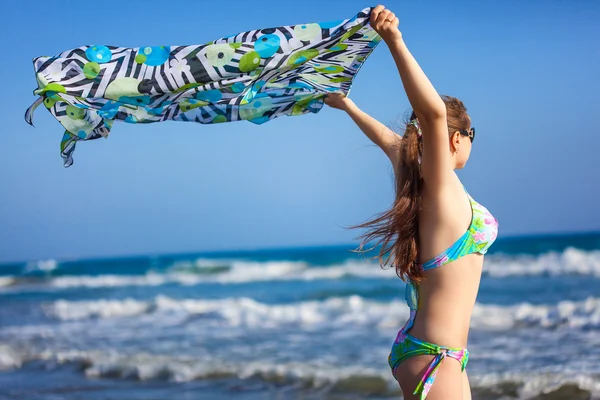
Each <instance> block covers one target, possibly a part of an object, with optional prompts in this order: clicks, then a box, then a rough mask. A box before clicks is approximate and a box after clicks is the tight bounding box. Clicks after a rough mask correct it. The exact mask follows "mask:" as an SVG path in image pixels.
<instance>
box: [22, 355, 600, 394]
mask: <svg viewBox="0 0 600 400" xmlns="http://www.w3.org/2000/svg"><path fill="white" fill-rule="evenodd" d="M30 359H37V360H41V361H42V362H43V361H47V362H49V363H50V364H51V365H54V363H56V362H58V363H78V364H80V365H81V366H82V370H83V373H84V374H85V375H86V376H87V377H90V378H110V379H115V378H117V379H137V380H144V381H145V380H155V379H159V380H165V379H166V380H169V381H174V382H187V381H192V380H198V379H215V378H217V379H218V378H227V377H229V378H237V379H248V378H252V379H260V380H263V381H266V382H277V384H278V385H279V386H281V385H292V386H297V384H300V386H301V387H303V388H305V389H308V390H315V389H316V390H319V391H320V392H321V393H326V392H330V393H332V392H333V393H335V392H344V391H351V392H353V393H354V394H358V393H365V394H366V393H368V394H371V395H373V394H379V395H386V396H390V395H395V396H398V395H399V390H398V386H397V384H396V383H395V381H394V380H393V378H392V376H391V374H390V372H389V369H388V368H387V365H384V363H382V364H380V365H379V364H378V365H377V366H376V367H374V366H367V365H362V364H361V362H356V363H353V364H344V365H339V364H336V363H335V362H332V361H328V360H326V359H324V358H321V357H315V358H314V359H313V360H312V361H310V362H274V361H272V360H268V359H261V358H260V357H255V358H254V360H252V361H245V362H243V363H240V362H233V361H232V360H230V359H228V358H224V359H220V358H218V357H214V356H210V355H204V356H200V357H198V356H193V357H192V356H175V355H156V354H151V353H134V354H122V353H120V352H115V351H108V352H107V351H94V350H90V351H78V350H71V351H50V350H46V351H43V352H41V353H39V354H35V355H32V356H31V357H30ZM469 380H470V383H471V387H472V390H473V392H474V394H475V395H476V396H479V395H482V396H485V398H517V399H530V398H532V397H536V396H539V395H543V394H548V393H550V392H553V391H555V390H557V389H563V390H565V392H567V395H568V394H569V393H570V394H572V395H574V392H575V391H577V390H585V391H588V392H589V393H590V394H591V396H592V398H597V397H596V396H598V395H599V394H600V381H598V379H597V378H596V377H595V376H594V372H593V371H591V372H587V371H586V372H582V371H575V370H570V369H568V368H567V369H565V368H553V367H552V366H548V367H542V368H541V369H538V370H534V371H529V370H528V368H525V369H524V370H519V368H516V369H515V370H513V371H509V372H504V373H485V372H484V373H482V372H480V371H474V372H470V373H469ZM486 393H487V395H485V394H486ZM490 394H492V396H490ZM515 395H516V397H515ZM564 395H565V393H563V397H560V398H566V397H564ZM548 398H554V397H548ZM577 398H579V397H577Z"/></svg>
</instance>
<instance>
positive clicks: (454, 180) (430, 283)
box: [326, 6, 498, 400]
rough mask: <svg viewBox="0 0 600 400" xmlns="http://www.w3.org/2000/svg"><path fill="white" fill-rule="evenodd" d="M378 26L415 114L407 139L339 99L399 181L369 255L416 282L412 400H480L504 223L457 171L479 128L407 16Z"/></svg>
mask: <svg viewBox="0 0 600 400" xmlns="http://www.w3.org/2000/svg"><path fill="white" fill-rule="evenodd" d="M371 25H372V26H373V28H374V29H375V31H377V33H379V34H380V35H381V37H382V38H383V40H384V41H385V42H386V44H387V45H388V47H389V49H390V51H391V53H392V55H393V57H394V60H395V62H396V66H397V67H398V71H399V72H400V78H401V80H402V83H403V85H404V89H405V90H406V94H407V96H408V100H409V101H410V104H411V105H412V108H413V110H414V112H413V114H412V116H411V119H410V121H409V123H408V124H407V127H406V129H405V131H404V134H403V135H402V136H401V137H400V136H398V135H397V134H396V133H394V132H392V131H391V130H390V129H388V128H387V127H386V126H385V125H383V124H382V123H380V122H378V121H377V120H375V119H374V118H372V117H371V116H369V115H368V114H366V113H364V112H363V111H361V110H360V109H359V108H358V107H357V106H356V105H355V104H354V103H353V102H352V101H351V100H350V99H348V98H345V97H343V96H342V95H329V96H328V97H327V99H326V103H327V104H328V105H329V106H331V107H334V108H337V109H340V110H343V111H345V112H347V113H348V115H349V116H350V117H351V118H352V119H353V120H354V121H355V122H356V124H357V125H358V126H359V127H360V129H361V130H362V131H363V132H364V133H365V134H366V135H367V137H369V139H371V140H372V141H373V142H374V143H375V144H377V145H378V146H379V147H381V149H382V150H383V151H384V152H385V154H386V155H387V156H388V157H389V158H390V160H391V162H392V165H393V167H394V171H395V173H396V198H395V201H394V204H393V206H392V207H391V209H390V210H388V211H387V212H385V213H382V214H381V215H379V216H378V217H376V218H375V219H373V220H371V221H368V222H366V223H364V224H361V225H359V226H358V227H362V228H368V230H367V232H366V233H365V234H364V236H363V242H362V244H361V249H362V248H363V246H364V245H365V244H366V243H367V242H372V241H373V240H374V239H375V240H376V243H378V244H381V251H380V254H379V259H380V262H381V264H382V265H388V264H390V265H393V266H394V267H395V269H396V273H397V274H398V276H399V277H400V278H402V279H404V280H405V281H406V282H407V286H406V301H407V303H408V305H409V307H410V318H409V320H408V321H407V322H406V324H405V325H404V327H403V328H402V329H401V330H400V331H399V332H398V335H397V337H396V340H395V341H394V343H393V346H392V350H391V353H390V355H389V364H390V367H391V369H392V373H393V375H394V377H395V378H396V380H397V381H398V383H399V384H400V387H401V389H402V392H403V393H404V398H405V399H407V400H408V399H425V398H426V397H427V399H428V400H439V399H443V400H463V399H470V398H471V390H470V387H469V381H468V378H467V374H466V371H465V366H466V365H467V361H468V357H469V352H468V351H467V349H466V347H467V337H468V332H469V322H470V319H471V313H472V310H473V306H474V305H475V298H476V296H477V291H478V288H479V281H480V278H481V271H482V267H483V254H485V253H486V252H487V250H488V248H489V247H490V245H491V244H492V242H493V241H494V240H495V239H496V235H497V231H498V223H497V221H496V219H495V218H494V217H493V216H492V215H491V214H490V213H489V212H488V211H487V210H486V209H485V208H484V207H483V206H482V205H480V204H479V203H477V202H476V201H475V200H473V198H472V197H471V196H470V195H469V194H468V193H467V191H466V189H465V188H464V187H463V185H462V184H461V182H460V180H459V179H458V176H457V175H456V174H455V172H454V170H455V169H458V168H462V167H464V166H465V164H466V162H467V160H468V158H469V154H470V153H471V145H472V142H473V139H474V137H475V129H474V128H472V127H471V119H470V118H469V115H468V114H467V110H466V108H465V106H464V105H463V103H462V102H461V101H460V100H458V99H456V98H453V97H448V96H440V95H439V94H438V93H437V92H436V90H435V89H434V87H433V86H432V84H431V83H430V82H429V80H428V79H427V77H426V76H425V74H424V73H423V71H422V70H421V68H420V67H419V65H418V64H417V62H416V61H415V59H414V58H413V56H412V55H411V53H410V52H409V51H408V48H407V47H406V44H405V43H404V41H403V39H402V34H401V33H400V31H399V29H398V18H396V16H395V15H394V14H393V13H392V12H391V11H389V10H387V9H385V8H384V7H383V6H377V7H376V8H375V9H374V10H373V11H372V14H371ZM447 358H450V360H447V361H445V359H447ZM444 361H445V362H444ZM434 380H435V385H434Z"/></svg>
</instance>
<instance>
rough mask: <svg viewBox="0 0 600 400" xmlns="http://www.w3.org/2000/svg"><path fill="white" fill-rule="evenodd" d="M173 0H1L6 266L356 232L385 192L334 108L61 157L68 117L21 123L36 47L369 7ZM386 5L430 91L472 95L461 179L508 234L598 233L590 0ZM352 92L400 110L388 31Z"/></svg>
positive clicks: (167, 38)
mask: <svg viewBox="0 0 600 400" xmlns="http://www.w3.org/2000/svg"><path fill="white" fill-rule="evenodd" d="M100 4H101V5H102V6H99V5H100ZM171 4H172V6H170V7H169V6H166V3H165V2H158V1H150V0H149V1H144V2H142V1H119V2H117V1H103V2H101V3H98V2H96V3H93V2H92V3H89V2H79V1H55V2H54V1H53V2H50V1H37V0H31V1H27V2H2V3H1V4H0V12H1V14H2V15H3V23H2V24H1V25H0V34H1V36H2V37H3V38H4V40H3V41H2V44H0V46H2V54H3V57H2V63H0V72H1V76H2V77H3V78H4V79H3V85H2V87H3V92H4V93H3V96H2V100H1V101H2V103H1V105H2V110H3V121H2V122H3V123H2V126H3V129H2V149H3V155H2V157H1V158H0V171H1V172H0V194H1V196H0V261H9V260H33V259H38V258H57V259H65V258H78V257H87V256H110V255H125V254H146V253H151V254H158V253H163V252H179V251H186V252H187V251H206V250H226V249H248V248H264V247H279V246H306V245H327V244H337V243H350V242H353V239H354V238H355V237H356V235H357V234H358V233H359V232H357V231H348V230H345V229H344V228H343V227H344V226H349V225H352V224H355V223H359V222H362V221H364V220H365V219H367V218H369V217H370V216H372V215H373V214H375V213H377V212H380V211H383V210H385V209H386V208H387V207H388V206H389V205H390V204H391V202H392V200H393V181H392V171H391V168H390V165H389V162H388V161H387V159H386V158H385V156H384V155H383V153H382V152H381V151H380V150H379V149H378V148H376V147H374V146H373V145H371V144H370V142H369V141H368V139H366V137H364V136H363V134H362V133H361V132H360V131H359V130H358V128H356V127H355V126H354V125H353V123H352V122H351V120H350V119H349V118H348V117H347V116H345V115H344V114H343V113H341V112H339V111H336V110H332V109H327V108H326V109H323V110H322V111H321V112H320V113H318V114H316V115H307V116H300V117H282V118H279V119H276V120H274V121H271V122H269V123H267V124H265V125H261V126H255V125H253V124H250V123H246V122H236V123H229V124H220V125H200V124H193V123H183V122H166V123H160V124H151V125H143V126H135V125H131V124H125V123H116V124H115V126H114V128H113V131H112V134H111V136H110V138H109V139H108V140H96V141H93V142H88V143H80V144H79V145H78V149H77V151H76V152H75V156H74V157H75V164H74V165H73V166H72V167H71V168H68V169H65V168H64V167H63V166H62V160H61V158H60V156H59V151H58V149H59V142H60V139H61V136H62V129H61V126H60V124H59V123H58V122H57V121H56V120H54V119H53V117H52V116H51V115H50V113H48V112H47V111H46V110H44V107H40V108H39V109H38V111H37V112H36V115H35V123H36V128H32V127H30V126H29V125H27V124H26V123H25V122H24V120H23V113H24V111H25V109H26V108H27V107H28V106H29V104H30V103H31V102H33V101H34V100H35V97H34V96H33V95H32V91H33V89H35V88H36V82H35V78H34V74H33V67H32V63H31V60H32V58H34V57H36V56H41V55H54V54H56V53H59V52H61V51H64V50H67V49H71V48H74V47H78V46H81V45H87V44H107V45H118V46H129V47H139V46H147V45H149V46H153V45H182V44H201V43H205V42H208V41H211V40H213V39H217V38H219V37H223V36H227V35H230V34H232V33H236V32H241V31H244V30H248V29H253V28H267V27H273V26H280V25H291V24H298V23H307V22H320V21H328V20H337V19H343V18H349V17H351V16H353V15H354V14H355V13H356V12H358V11H360V10H361V9H363V8H364V7H368V6H372V5H375V4H374V3H373V4H370V3H365V2H364V1H355V0H345V1H344V2H338V1H303V2H301V3H298V2H282V1H275V0H273V1H270V0H269V1H254V2H247V1H237V0H230V1H227V2H217V1H188V2H172V3H171ZM225 4H226V6H225ZM250 4H251V5H252V6H250ZM282 4H285V5H282ZM384 4H386V5H387V6H388V7H389V8H391V9H392V10H393V11H395V12H396V14H397V15H398V16H399V17H400V21H401V22H400V24H401V29H402V31H403V34H404V38H405V41H406V42H407V44H408V46H409V48H410V49H411V51H412V52H413V54H414V55H415V57H416V58H417V60H418V61H419V62H420V64H421V66H422V67H423V69H424V70H425V72H426V73H427V74H428V76H429V77H430V79H431V80H432V82H433V83H434V85H435V86H436V88H437V89H438V91H439V92H440V93H444V94H450V95H454V96H457V97H459V98H461V99H462V100H463V101H464V102H465V103H466V105H467V107H468V109H469V112H470V114H471V117H472V120H473V124H474V126H475V127H476V128H477V139H476V141H475V143H474V147H473V153H472V157H471V160H470V161H469V163H468V164H467V168H466V169H465V170H464V171H461V172H460V176H461V179H462V180H463V183H464V184H465V186H466V187H467V188H468V190H469V191H470V193H471V194H472V195H473V197H475V198H476V199H477V200H478V201H479V202H481V203H482V204H484V205H485V206H486V207H488V208H489V209H490V210H491V211H492V212H493V213H494V215H496V216H497V218H498V219H499V221H500V234H501V235H502V236H513V235H523V234H537V233H544V234H545V233H555V232H573V231H590V230H598V229H600V211H598V208H597V204H598V195H599V190H598V188H599V176H600V167H599V164H598V155H597V152H598V150H599V149H600V135H599V133H600V132H599V131H600V128H599V127H598V126H599V124H598V121H597V118H596V116H597V115H598V105H599V103H600V102H599V101H598V97H597V96H598V93H599V92H600V83H599V82H600V79H599V77H598V73H599V71H600V52H598V38H599V37H600V27H599V25H598V21H599V20H600V5H599V3H598V2H595V1H592V0H589V1H569V2H567V1H558V0H555V1H554V0H545V1H541V0H540V1H535V0H531V1H527V2H523V1H485V2H482V1H460V0H454V1H452V2H448V1H417V0H413V1H396V0H390V1H388V2H387V3H384ZM351 98H352V99H354V101H355V102H356V103H357V104H358V105H359V106H360V107H362V108H363V109H364V110H365V111H367V112H369V113H370V114H372V115H373V116H375V117H376V118H378V119H380V120H381V121H382V122H384V123H390V124H391V123H394V122H396V121H398V120H399V119H401V118H402V117H403V115H404V114H405V112H406V110H407V109H408V108H409V103H408V101H407V99H406V96H405V94H404V92H403V90H402V85H401V82H400V79H399V77H398V73H397V70H396V67H395V65H394V63H393V60H392V58H391V56H390V53H389V51H388V49H387V47H386V46H385V44H381V45H380V46H379V47H378V48H377V49H375V51H374V53H373V55H372V56H371V58H369V60H368V61H367V63H366V64H365V65H364V67H363V68H362V69H361V71H360V73H359V74H358V76H357V79H356V80H355V84H354V86H353V88H352V93H351Z"/></svg>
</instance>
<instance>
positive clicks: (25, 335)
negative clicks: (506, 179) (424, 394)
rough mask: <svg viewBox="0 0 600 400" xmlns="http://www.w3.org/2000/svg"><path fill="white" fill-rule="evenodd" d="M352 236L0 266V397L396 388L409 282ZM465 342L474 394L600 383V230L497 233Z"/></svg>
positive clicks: (582, 394) (513, 394)
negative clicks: (308, 244) (332, 241)
mask: <svg viewBox="0 0 600 400" xmlns="http://www.w3.org/2000/svg"><path fill="white" fill-rule="evenodd" d="M352 248H353V247H352V246H338V247H321V248H303V249H275V250H261V251H244V252H221V253H205V254H176V255H160V256H140V257H128V258H105V259H96V260H70V261H67V260H36V261H30V262H24V263H12V264H5V265H0V304H2V307H0V399H3V398H10V399H12V398H27V399H29V398H31V399H42V400H49V399H80V398H85V399H113V398H114V399H123V398H127V399H138V398H139V399H146V398H152V399H160V398H169V397H173V396H176V397H177V398H179V399H187V398H190V399H192V398H193V399H197V398H211V399H221V398H223V399H225V398H231V397H233V396H235V397H236V398H242V399H246V398H247V399H264V398H269V399H270V398H274V399H275V398H281V399H287V398H315V399H326V398H365V397H369V398H389V397H395V398H397V397H398V389H397V386H396V384H395V383H394V381H393V379H392V377H391V375H390V373H389V369H388V366H387V362H386V361H387V354H388V352H389V349H390V346H391V343H392V341H393V340H394V338H395V335H396V333H397V331H398V329H399V328H400V327H401V326H402V325H403V323H404V321H405V320H406V318H407V316H408V308H407V307H406V305H405V303H404V300H403V293H404V291H403V289H404V284H403V283H402V281H400V280H399V279H398V278H397V277H396V276H395V273H394V271H392V270H382V269H380V268H379V266H377V265H375V264H373V263H369V262H368V261H367V260H365V259H364V258H361V257H360V256H357V255H356V254H354V253H352V252H350V250H351V249H352ZM469 350H470V351H471V358H470V361H469V377H470V380H471V384H472V386H473V391H474V398H475V399H478V398H481V399H483V398H486V399H487V398H490V399H491V398H500V397H502V396H505V397H506V396H508V397H506V398H534V397H535V396H540V395H542V393H544V392H551V393H550V394H547V395H546V396H547V397H543V398H548V399H552V398H557V399H558V398H590V396H599V395H600V234H585V235H565V236H547V237H527V238H514V239H500V240H499V241H498V242H497V243H496V244H495V245H494V246H493V247H492V251H491V252H490V253H489V255H488V256H486V260H485V265H484V275H483V277H482V281H481V288H480V291H479V296H478V299H477V304H476V306H475V310H474V313H473V318H472V322H471V333H470V337H469ZM553 390H556V391H557V392H555V393H554V394H553V393H552V391H553ZM561 393H562V394H561ZM560 395H566V396H567V397H560Z"/></svg>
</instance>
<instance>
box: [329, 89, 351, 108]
mask: <svg viewBox="0 0 600 400" xmlns="http://www.w3.org/2000/svg"><path fill="white" fill-rule="evenodd" d="M325 104H327V105H328V106H329V107H332V108H337V109H338V110H342V111H347V110H348V106H349V105H351V104H352V100H350V99H349V98H348V97H346V95H344V94H343V93H331V94H328V95H327V96H325Z"/></svg>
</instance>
